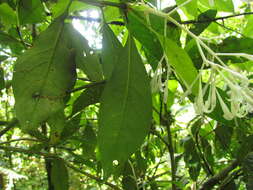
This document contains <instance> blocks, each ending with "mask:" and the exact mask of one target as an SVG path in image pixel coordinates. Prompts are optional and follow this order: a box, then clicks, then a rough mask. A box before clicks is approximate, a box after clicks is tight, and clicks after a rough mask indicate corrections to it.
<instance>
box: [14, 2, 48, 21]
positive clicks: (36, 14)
mask: <svg viewBox="0 0 253 190" xmlns="http://www.w3.org/2000/svg"><path fill="white" fill-rule="evenodd" d="M45 16H46V15H45V10H44V7H43V5H42V3H41V1H40V0H19V1H18V18H19V22H20V24H33V23H38V22H42V21H43V20H44V19H45Z"/></svg>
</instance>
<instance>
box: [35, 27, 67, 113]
mask: <svg viewBox="0 0 253 190" xmlns="http://www.w3.org/2000/svg"><path fill="white" fill-rule="evenodd" d="M63 27H64V23H61V25H60V28H59V30H58V34H57V38H56V40H55V43H54V46H53V52H52V55H51V56H50V59H49V61H48V62H49V64H48V68H47V71H46V77H45V80H44V82H43V83H42V85H41V88H40V90H39V93H41V92H42V91H43V89H44V87H45V84H46V83H47V81H48V75H49V70H50V68H51V66H52V64H53V60H54V57H55V55H56V49H57V47H58V43H59V39H60V37H61V35H62V32H63ZM39 101H40V100H38V101H36V102H35V105H34V107H33V110H32V116H31V118H33V117H34V113H35V110H36V109H37V107H38V104H39Z"/></svg>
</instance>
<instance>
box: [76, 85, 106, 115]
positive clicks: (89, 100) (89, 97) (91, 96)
mask: <svg viewBox="0 0 253 190" xmlns="http://www.w3.org/2000/svg"><path fill="white" fill-rule="evenodd" d="M103 90H104V84H98V85H96V86H93V87H91V88H88V89H86V90H85V91H84V92H83V93H82V94H81V95H80V96H79V97H78V98H77V99H76V101H75V102H74V104H73V111H72V115H74V114H76V113H77V112H79V111H81V110H83V109H84V108H85V107H87V106H89V105H92V104H96V103H98V102H99V100H100V97H101V94H102V92H103Z"/></svg>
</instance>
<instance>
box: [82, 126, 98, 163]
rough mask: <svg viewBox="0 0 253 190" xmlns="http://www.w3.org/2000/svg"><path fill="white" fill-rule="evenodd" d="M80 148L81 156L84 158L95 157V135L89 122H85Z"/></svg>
mask: <svg viewBox="0 0 253 190" xmlns="http://www.w3.org/2000/svg"><path fill="white" fill-rule="evenodd" d="M82 138H83V141H82V150H83V156H84V158H86V159H89V158H94V157H95V149H96V146H97V136H96V134H95V132H94V130H93V128H92V125H91V124H89V123H88V124H87V126H86V127H85V130H84V134H83V137H82Z"/></svg>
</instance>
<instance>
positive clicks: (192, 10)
mask: <svg viewBox="0 0 253 190" xmlns="http://www.w3.org/2000/svg"><path fill="white" fill-rule="evenodd" d="M176 2H177V5H178V6H180V5H181V4H183V3H185V2H186V1H185V0H176ZM182 9H183V10H185V11H186V12H187V13H188V14H190V15H192V16H194V17H195V16H197V14H198V0H192V1H190V2H189V3H187V4H185V5H184V6H182Z"/></svg>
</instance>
